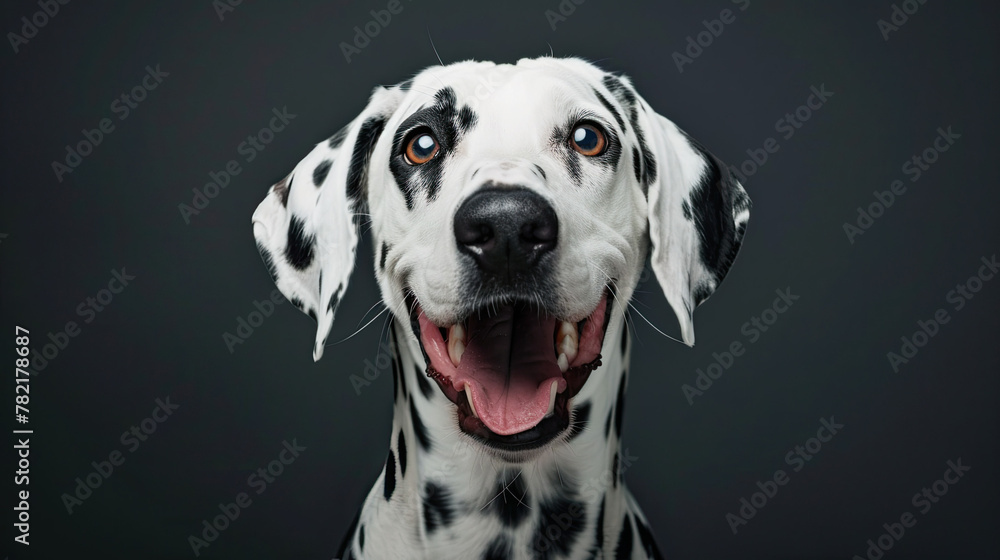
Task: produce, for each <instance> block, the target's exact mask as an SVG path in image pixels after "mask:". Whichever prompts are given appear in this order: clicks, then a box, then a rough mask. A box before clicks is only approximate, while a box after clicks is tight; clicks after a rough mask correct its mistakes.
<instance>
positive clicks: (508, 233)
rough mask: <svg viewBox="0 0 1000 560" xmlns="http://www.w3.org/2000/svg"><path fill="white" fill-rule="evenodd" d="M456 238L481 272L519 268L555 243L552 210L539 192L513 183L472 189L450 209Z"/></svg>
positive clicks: (556, 228)
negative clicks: (458, 203)
mask: <svg viewBox="0 0 1000 560" xmlns="http://www.w3.org/2000/svg"><path fill="white" fill-rule="evenodd" d="M454 228H455V240H456V241H457V243H458V248H459V250H460V251H462V252H464V253H466V254H468V255H471V256H472V257H473V259H474V260H475V261H476V264H477V265H478V266H479V268H480V269H481V270H483V271H484V272H487V273H495V274H499V273H503V274H504V275H505V276H508V277H509V276H510V275H511V274H516V273H519V272H524V271H526V270H527V269H529V268H531V267H532V266H534V265H535V264H536V263H537V262H538V260H539V259H540V258H541V257H542V256H543V255H544V254H545V253H547V252H549V251H551V250H552V249H554V248H555V246H556V241H557V238H558V234H559V222H558V219H557V217H556V213H555V210H554V209H553V208H552V206H551V205H550V204H549V203H548V202H547V201H546V200H545V199H544V198H542V197H541V195H539V194H538V193H536V192H534V191H531V190H528V189H524V188H516V187H507V188H500V187H488V188H484V189H481V190H480V191H478V192H476V193H475V194H473V195H472V196H470V197H469V198H468V199H466V200H465V202H463V203H462V205H461V206H460V207H459V209H458V211H457V212H456V213H455V223H454Z"/></svg>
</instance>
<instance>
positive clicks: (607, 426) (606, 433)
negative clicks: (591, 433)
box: [604, 407, 615, 439]
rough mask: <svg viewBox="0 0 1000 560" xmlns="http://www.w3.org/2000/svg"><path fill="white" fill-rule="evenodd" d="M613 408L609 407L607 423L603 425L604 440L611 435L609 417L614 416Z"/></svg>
mask: <svg viewBox="0 0 1000 560" xmlns="http://www.w3.org/2000/svg"><path fill="white" fill-rule="evenodd" d="M614 413H615V407H611V410H609V411H608V421H607V422H605V423H604V439H607V438H608V436H610V435H611V417H612V416H614Z"/></svg>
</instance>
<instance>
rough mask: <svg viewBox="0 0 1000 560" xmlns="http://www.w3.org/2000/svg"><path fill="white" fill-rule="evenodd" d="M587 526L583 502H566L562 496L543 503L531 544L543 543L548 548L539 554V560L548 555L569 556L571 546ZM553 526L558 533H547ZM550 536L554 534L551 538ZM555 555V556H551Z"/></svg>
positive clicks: (544, 558)
mask: <svg viewBox="0 0 1000 560" xmlns="http://www.w3.org/2000/svg"><path fill="white" fill-rule="evenodd" d="M586 524H587V506H586V505H585V504H584V503H583V502H578V501H575V500H568V499H566V498H564V497H562V496H557V497H556V498H555V499H553V500H550V501H546V502H543V503H542V505H541V508H540V512H539V524H538V534H537V536H536V537H535V538H534V539H532V541H531V542H533V543H536V542H545V540H548V543H549V545H550V546H548V547H547V548H545V549H544V550H543V551H541V553H540V554H539V556H538V558H539V560H547V559H548V558H550V555H553V556H555V555H562V556H566V555H569V553H570V550H571V549H572V548H573V544H574V543H575V542H576V539H577V537H578V536H579V535H580V532H582V531H583V528H584V526H585V525H586ZM552 525H555V526H556V527H559V529H560V531H559V532H558V533H557V532H556V531H551V532H550V531H549V530H548V529H549V527H550V526H552ZM552 534H556V535H557V536H556V537H555V538H552ZM553 553H556V554H553Z"/></svg>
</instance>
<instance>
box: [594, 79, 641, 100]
mask: <svg viewBox="0 0 1000 560" xmlns="http://www.w3.org/2000/svg"><path fill="white" fill-rule="evenodd" d="M602 81H603V82H604V87H606V88H608V91H610V92H611V94H612V95H614V96H615V97H616V98H618V101H619V103H621V104H622V105H624V106H626V107H631V106H632V105H635V102H636V97H635V94H634V93H632V90H631V89H629V88H628V86H626V85H625V83H624V82H622V81H621V80H620V79H618V76H614V75H612V74H605V75H604V79H603V80H602Z"/></svg>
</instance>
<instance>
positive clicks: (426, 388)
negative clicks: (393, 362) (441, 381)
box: [413, 360, 434, 399]
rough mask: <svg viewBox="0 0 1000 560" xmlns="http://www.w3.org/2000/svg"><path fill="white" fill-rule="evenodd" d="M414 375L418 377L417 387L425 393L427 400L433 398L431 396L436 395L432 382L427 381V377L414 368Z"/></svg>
mask: <svg viewBox="0 0 1000 560" xmlns="http://www.w3.org/2000/svg"><path fill="white" fill-rule="evenodd" d="M427 363H430V361H429V360H428V361H427ZM413 373H415V374H416V376H417V385H419V386H420V392H421V393H423V395H424V397H425V398H428V399H429V398H431V395H433V394H434V388H433V387H431V382H430V381H428V380H427V376H426V375H421V374H420V372H419V371H417V368H413Z"/></svg>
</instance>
